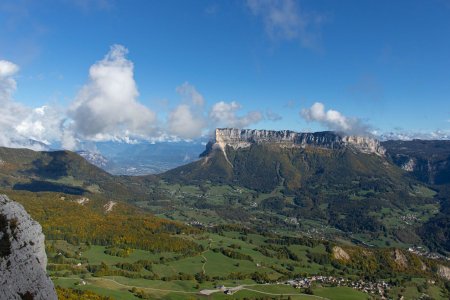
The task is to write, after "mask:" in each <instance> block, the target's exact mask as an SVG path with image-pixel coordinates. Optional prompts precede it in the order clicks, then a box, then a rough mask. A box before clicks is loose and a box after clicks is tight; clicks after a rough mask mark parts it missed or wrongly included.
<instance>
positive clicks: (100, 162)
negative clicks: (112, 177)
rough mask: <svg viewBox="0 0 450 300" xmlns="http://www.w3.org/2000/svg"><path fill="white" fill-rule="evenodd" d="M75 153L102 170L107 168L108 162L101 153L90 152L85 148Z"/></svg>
mask: <svg viewBox="0 0 450 300" xmlns="http://www.w3.org/2000/svg"><path fill="white" fill-rule="evenodd" d="M76 153H77V154H78V155H80V156H81V157H83V158H84V159H85V160H87V161H88V162H90V163H91V164H93V165H94V166H97V167H99V168H102V169H103V170H107V169H108V165H109V164H110V162H109V161H108V159H107V158H106V157H104V156H103V155H102V154H101V153H98V152H90V151H85V150H81V151H77V152H76Z"/></svg>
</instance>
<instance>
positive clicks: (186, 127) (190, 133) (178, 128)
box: [168, 104, 206, 139]
mask: <svg viewBox="0 0 450 300" xmlns="http://www.w3.org/2000/svg"><path fill="white" fill-rule="evenodd" d="M205 126H206V122H205V120H204V118H203V116H202V115H201V114H199V113H195V112H193V110H192V108H191V107H190V106H189V105H187V104H181V105H178V106H177V107H176V108H175V109H174V110H173V111H171V112H170V113H169V119H168V127H169V128H168V130H169V133H170V134H173V135H176V136H178V137H180V138H183V139H192V138H197V137H200V136H201V135H202V133H203V129H204V128H205Z"/></svg>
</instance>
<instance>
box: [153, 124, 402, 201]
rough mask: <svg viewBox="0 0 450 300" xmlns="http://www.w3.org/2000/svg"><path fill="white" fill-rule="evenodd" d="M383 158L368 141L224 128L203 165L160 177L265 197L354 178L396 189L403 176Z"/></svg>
mask: <svg viewBox="0 0 450 300" xmlns="http://www.w3.org/2000/svg"><path fill="white" fill-rule="evenodd" d="M384 155H385V149H384V148H383V147H382V146H381V145H380V143H379V142H378V141H376V140H374V139H371V138H367V137H357V136H343V135H340V134H337V133H334V132H316V133H297V132H293V131H269V130H239V129H227V128H225V129H217V130H216V135H215V140H214V141H211V142H210V143H209V144H208V145H207V149H206V150H205V151H204V152H203V153H202V155H201V156H202V159H201V160H199V161H197V162H194V163H191V164H188V165H186V166H182V167H179V168H175V169H173V170H170V171H169V172H166V173H164V174H162V175H161V177H162V178H164V179H166V180H169V181H182V182H196V181H197V182H198V181H202V180H209V181H212V182H220V183H235V184H240V185H242V186H245V187H248V188H251V189H256V190H260V191H265V192H267V191H272V190H273V189H274V188H276V187H277V186H279V185H283V187H284V188H285V189H287V190H290V191H296V190H299V189H300V188H301V187H304V186H305V185H307V184H308V182H309V181H314V182H316V183H318V182H320V181H328V182H336V183H338V182H351V181H349V180H351V179H352V178H353V179H358V177H365V178H367V179H369V178H372V177H375V178H376V180H383V177H385V178H386V179H388V180H390V181H391V182H392V183H394V182H396V181H398V180H399V178H400V177H401V175H402V174H401V173H402V172H401V170H399V169H398V168H396V167H395V166H394V165H391V164H389V163H388V162H387V161H386V159H385V156H384ZM372 181H373V180H372Z"/></svg>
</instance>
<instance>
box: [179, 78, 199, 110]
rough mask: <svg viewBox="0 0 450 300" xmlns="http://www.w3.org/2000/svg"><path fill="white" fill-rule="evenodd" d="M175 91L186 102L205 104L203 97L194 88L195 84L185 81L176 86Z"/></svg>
mask: <svg viewBox="0 0 450 300" xmlns="http://www.w3.org/2000/svg"><path fill="white" fill-rule="evenodd" d="M177 93H178V94H179V95H180V96H181V97H182V98H183V100H184V101H186V102H189V103H193V104H194V105H199V106H202V105H203V104H205V99H204V98H203V96H202V95H201V94H200V93H199V92H198V91H197V90H196V89H195V86H193V85H190V84H189V82H187V81H186V82H185V83H183V84H182V85H180V86H179V87H177Z"/></svg>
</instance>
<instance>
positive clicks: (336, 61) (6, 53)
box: [0, 0, 450, 150]
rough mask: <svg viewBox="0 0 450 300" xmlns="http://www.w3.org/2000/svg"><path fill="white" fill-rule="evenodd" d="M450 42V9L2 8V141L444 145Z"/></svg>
mask: <svg viewBox="0 0 450 300" xmlns="http://www.w3.org/2000/svg"><path fill="white" fill-rule="evenodd" d="M449 37H450V1H448V0H429V1H423V0H420V1H414V0H407V1H403V0H397V1H383V0H380V1H369V0H367V1H361V0H355V1H353V0H343V1H331V0H327V1H326V0H298V1H295V0H247V1H245V0H241V1H234V0H229V1H225V0H222V1H213V0H211V1H205V0H196V1H188V0H185V1H173V0H164V1H145V0H142V1H138V0H132V1H120V0H41V1H32V0H1V1H0V105H1V106H0V114H1V116H2V117H1V119H0V132H2V136H1V137H0V145H3V146H17V147H18V146H25V147H32V148H33V147H36V145H35V144H33V143H31V144H30V140H31V141H39V142H41V143H43V144H47V145H48V144H59V145H61V147H63V148H67V149H72V150H73V149H76V148H77V147H78V145H79V144H80V142H82V141H108V140H113V141H122V142H135V141H140V140H151V141H159V140H177V139H195V138H198V137H200V136H205V135H208V134H210V133H211V132H212V130H213V129H214V128H215V127H236V128H255V129H274V130H281V129H289V130H294V131H321V130H335V131H340V132H344V133H348V134H364V135H375V136H376V137H380V138H383V137H384V138H385V137H391V138H428V139H429V138H433V139H437V138H448V137H449V136H450V38H449ZM43 144H42V145H43ZM37 147H39V144H38V146H37Z"/></svg>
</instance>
